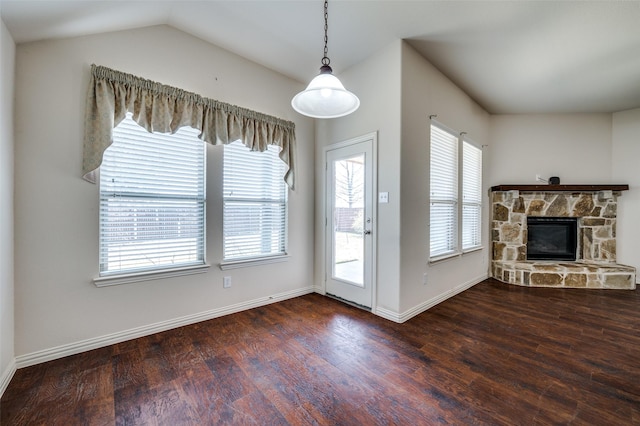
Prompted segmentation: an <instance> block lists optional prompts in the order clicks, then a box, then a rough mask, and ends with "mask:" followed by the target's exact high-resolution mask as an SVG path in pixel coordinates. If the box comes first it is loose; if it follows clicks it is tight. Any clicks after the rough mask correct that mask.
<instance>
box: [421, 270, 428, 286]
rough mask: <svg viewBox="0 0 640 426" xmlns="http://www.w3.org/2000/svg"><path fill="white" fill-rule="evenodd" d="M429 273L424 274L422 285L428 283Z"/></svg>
mask: <svg viewBox="0 0 640 426" xmlns="http://www.w3.org/2000/svg"><path fill="white" fill-rule="evenodd" d="M427 282H428V280H427V273H426V272H425V273H424V275H422V285H427Z"/></svg>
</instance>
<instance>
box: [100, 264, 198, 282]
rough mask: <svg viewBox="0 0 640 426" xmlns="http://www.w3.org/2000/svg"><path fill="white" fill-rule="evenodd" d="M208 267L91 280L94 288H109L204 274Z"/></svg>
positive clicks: (187, 267) (147, 272) (165, 270)
mask: <svg viewBox="0 0 640 426" xmlns="http://www.w3.org/2000/svg"><path fill="white" fill-rule="evenodd" d="M209 267H210V265H207V264H203V265H194V266H185V267H182V268H173V269H163V270H161V271H144V272H137V273H131V274H121V275H110V276H105V277H98V278H94V279H93V284H95V286H96V287H109V286H112V285H120V284H130V283H137V282H140V281H151V280H158V279H163V278H173V277H181V276H184V275H194V274H204V273H205V272H207V271H208V270H209Z"/></svg>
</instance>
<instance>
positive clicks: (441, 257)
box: [429, 246, 484, 265]
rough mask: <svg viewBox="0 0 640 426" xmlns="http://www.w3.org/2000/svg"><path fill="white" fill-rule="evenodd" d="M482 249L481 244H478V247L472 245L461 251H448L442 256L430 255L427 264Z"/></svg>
mask: <svg viewBox="0 0 640 426" xmlns="http://www.w3.org/2000/svg"><path fill="white" fill-rule="evenodd" d="M482 249H484V247H483V246H478V247H473V248H470V249H466V250H464V251H462V252H459V251H457V252H455V253H448V254H443V255H442V256H437V257H432V258H430V259H429V264H430V265H432V264H435V263H440V262H444V261H445V260H450V259H454V258H456V257H462V256H464V255H465V254H469V253H474V252H476V251H480V250H482Z"/></svg>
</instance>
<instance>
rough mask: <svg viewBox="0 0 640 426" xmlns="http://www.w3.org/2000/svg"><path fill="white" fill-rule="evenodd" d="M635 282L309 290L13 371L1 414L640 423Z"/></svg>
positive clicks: (27, 419) (174, 419)
mask: <svg viewBox="0 0 640 426" xmlns="http://www.w3.org/2000/svg"><path fill="white" fill-rule="evenodd" d="M639 365H640V291H639V290H636V291H624V290H574V289H569V290H563V289H543V288H522V287H515V286H508V285H505V284H501V283H498V282H496V281H492V280H488V281H485V282H483V283H481V284H478V285H477V286H475V287H473V288H471V289H469V290H467V291H465V292H464V293H462V294H460V295H458V296H455V297H453V298H451V299H449V300H447V301H445V302H443V303H441V304H439V305H437V306H435V307H433V308H432V309H430V310H429V311H427V312H425V313H423V314H421V315H419V316H417V317H415V318H413V319H411V320H410V321H408V322H406V323H404V324H395V323H393V322H390V321H387V320H384V319H381V318H378V317H376V316H374V315H372V314H370V313H368V312H365V311H362V310H359V309H357V308H353V307H351V306H348V305H345V304H342V303H339V302H337V301H335V300H332V299H329V298H326V297H323V296H320V295H317V294H311V295H307V296H303V297H299V298H296V299H291V300H287V301H284V302H280V303H277V304H273V305H270V306H266V307H262V308H257V309H252V310H250V311H246V312H242V313H238V314H234V315H228V316H225V317H222V318H218V319H214V320H210V321H206V322H202V323H199V324H195V325H192V326H188V327H182V328H179V329H175V330H172V331H167V332H164V333H158V334H155V335H152V336H149V337H145V338H140V339H136V340H133V341H128V342H124V343H121V344H117V345H113V346H109V347H106V348H102V349H98V350H94V351H90V352H85V353H82V354H79V355H75V356H71V357H67V358H64V359H60V360H56V361H51V362H47V363H44V364H40V365H36V366H33V367H28V368H24V369H20V370H18V371H17V372H16V374H15V376H14V378H13V380H12V381H11V383H10V385H9V387H8V389H7V390H6V392H5V394H4V396H3V397H2V401H1V406H0V408H1V413H0V419H1V420H2V425H112V424H118V425H142V424H144V425H155V424H161V425H209V424H241V425H250V424H256V425H278V424H291V425H299V424H303V425H304V424H320V425H373V424H385V425H388V424H397V425H434V424H456V425H469V424H489V425H550V424H572V425H632V424H638V425H640V366H639Z"/></svg>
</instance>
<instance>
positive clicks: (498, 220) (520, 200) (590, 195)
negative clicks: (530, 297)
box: [491, 185, 636, 289]
mask: <svg viewBox="0 0 640 426" xmlns="http://www.w3.org/2000/svg"><path fill="white" fill-rule="evenodd" d="M626 189H628V187H627V186H626V185H582V186H568V185H545V186H542V185H501V186H497V187H493V188H492V189H491V190H492V196H491V202H492V206H491V207H492V208H491V211H492V221H491V233H492V238H491V239H492V262H491V275H492V276H493V277H494V278H496V279H498V280H500V281H503V282H505V283H510V284H516V285H523V286H539V287H565V288H616V289H635V287H636V284H635V282H636V270H635V268H632V267H630V266H625V265H620V264H617V263H616V216H617V197H618V196H619V195H620V194H621V191H622V190H626ZM527 216H543V217H575V218H578V250H577V260H576V261H575V262H570V261H540V260H536V261H531V260H527V258H526V254H527Z"/></svg>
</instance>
